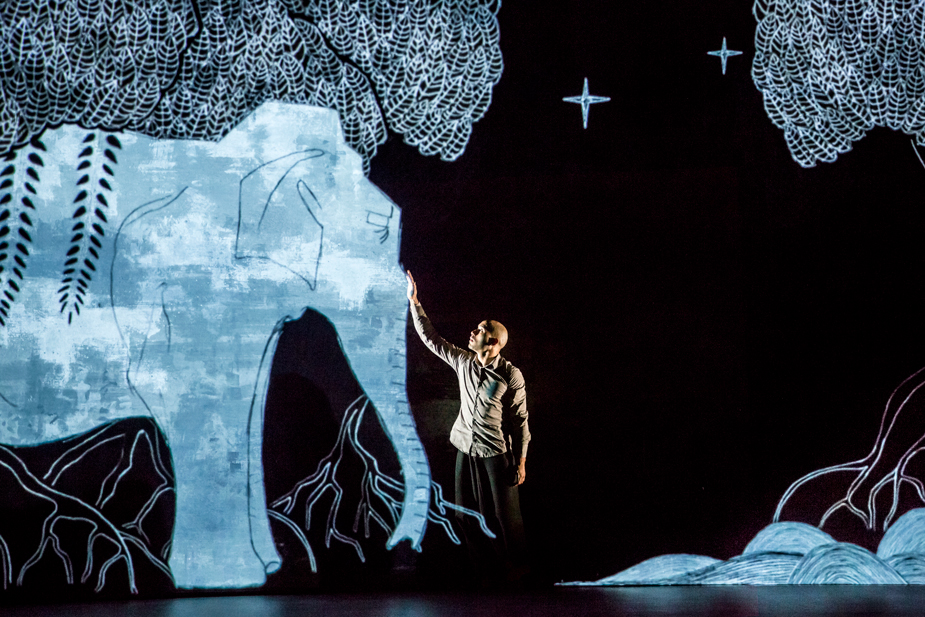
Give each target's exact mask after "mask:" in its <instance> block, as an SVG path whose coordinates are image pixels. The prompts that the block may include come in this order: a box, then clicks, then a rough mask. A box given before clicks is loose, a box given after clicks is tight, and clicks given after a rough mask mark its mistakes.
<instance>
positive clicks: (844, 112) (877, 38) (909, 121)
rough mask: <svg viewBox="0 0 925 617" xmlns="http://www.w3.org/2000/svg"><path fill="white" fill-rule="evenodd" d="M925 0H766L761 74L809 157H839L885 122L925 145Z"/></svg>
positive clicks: (758, 54) (762, 85) (776, 117)
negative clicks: (924, 1)
mask: <svg viewBox="0 0 925 617" xmlns="http://www.w3.org/2000/svg"><path fill="white" fill-rule="evenodd" d="M923 11H925V7H923V6H922V5H921V3H919V2H904V1H901V0H886V1H884V2H870V1H867V0H849V1H847V2H844V1H840V0H839V1H835V0H819V1H814V2H803V1H802V0H775V1H769V0H757V1H756V2H755V4H754V7H753V13H754V15H755V18H756V19H757V21H758V27H757V29H756V31H755V58H754V61H753V63H752V79H753V81H754V83H755V86H756V87H757V88H758V90H760V91H761V93H762V94H763V95H764V107H765V111H766V112H767V114H768V118H769V119H770V120H771V122H773V123H774V125H775V126H777V127H778V128H780V129H782V130H783V131H784V139H785V140H786V142H787V146H788V147H789V149H790V153H791V155H792V157H793V160H794V161H796V162H797V163H798V164H800V165H801V166H803V167H813V166H815V164H816V163H817V162H818V161H822V162H824V163H831V162H833V161H835V160H836V159H837V158H838V155H839V154H842V153H845V152H848V151H850V150H851V147H852V144H853V143H854V142H856V141H858V140H860V139H862V138H863V137H864V136H865V135H866V134H867V131H869V130H871V129H872V128H874V127H875V126H885V127H889V128H891V129H893V130H898V131H902V132H904V133H905V134H907V135H909V136H911V137H913V138H914V139H915V141H916V143H917V144H919V145H925V77H923V74H922V61H921V49H922V45H923V42H925V37H923V35H922V24H923V23H925V12H923Z"/></svg>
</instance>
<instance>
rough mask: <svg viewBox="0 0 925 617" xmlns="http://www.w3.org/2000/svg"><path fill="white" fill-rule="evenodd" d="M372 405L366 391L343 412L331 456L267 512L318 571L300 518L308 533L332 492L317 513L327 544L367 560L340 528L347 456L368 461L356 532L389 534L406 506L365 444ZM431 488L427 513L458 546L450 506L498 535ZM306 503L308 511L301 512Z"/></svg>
mask: <svg viewBox="0 0 925 617" xmlns="http://www.w3.org/2000/svg"><path fill="white" fill-rule="evenodd" d="M368 407H369V399H368V398H367V397H366V396H365V395H362V396H360V397H359V398H357V399H356V400H355V401H353V403H351V404H350V406H349V407H348V408H347V412H346V413H345V414H344V419H343V421H342V422H341V426H340V431H339V432H338V435H337V441H336V443H335V444H334V447H333V448H332V449H331V451H330V452H329V453H328V454H327V456H325V457H324V458H322V459H321V461H320V462H319V463H318V466H317V468H316V469H315V471H314V472H313V473H312V474H311V475H309V476H308V477H306V478H304V479H302V480H301V481H299V482H298V483H297V484H296V485H295V486H294V487H293V488H292V489H291V490H290V491H289V492H288V493H286V494H285V495H283V496H281V497H279V498H278V499H276V500H274V501H273V502H272V503H271V504H270V505H269V509H268V512H269V514H270V516H271V517H273V518H274V519H276V520H279V521H281V522H283V523H284V524H286V526H287V527H289V528H290V529H291V530H292V531H293V532H295V533H296V537H297V538H298V539H299V541H300V542H301V544H302V546H303V548H304V549H305V552H306V553H307V555H308V558H309V560H310V563H311V568H312V571H313V572H314V571H317V570H316V562H315V557H314V552H313V551H312V549H311V546H310V545H309V542H308V540H307V539H306V537H305V534H304V533H303V532H302V529H301V528H300V527H301V525H300V523H299V522H298V521H299V520H304V523H303V524H304V528H305V529H304V531H305V532H307V531H309V529H311V526H312V518H313V514H312V512H313V510H314V508H315V506H316V505H317V504H318V503H319V501H320V500H321V499H322V498H323V497H324V496H325V495H326V494H327V493H331V496H332V501H331V505H330V507H329V508H328V511H327V516H324V512H321V513H320V514H321V517H319V516H317V515H314V518H315V519H316V520H317V519H318V518H323V519H324V521H325V522H324V530H325V532H324V544H325V546H326V547H328V548H330V546H331V540H336V541H338V542H341V543H343V544H346V545H348V546H350V547H352V548H353V549H354V550H355V551H356V554H357V557H358V559H359V560H360V561H365V560H366V557H365V556H364V554H363V549H362V547H361V546H360V543H359V542H358V541H357V540H356V539H355V538H354V537H351V536H350V535H348V534H346V533H344V532H343V531H341V530H340V529H339V528H338V520H339V518H340V515H341V511H340V508H341V503H342V499H343V496H344V491H345V488H344V487H343V486H342V485H341V483H340V481H339V480H338V469H339V466H340V465H341V464H342V462H343V461H344V456H345V455H346V454H349V453H352V454H353V455H354V456H357V457H359V459H360V460H361V461H362V464H363V473H362V476H361V480H360V499H359V501H358V503H357V508H356V512H354V516H353V526H352V532H353V533H354V534H357V533H361V534H362V536H363V537H364V538H369V537H370V530H371V526H370V523H371V522H372V523H375V524H376V525H378V526H379V527H380V528H381V529H382V530H384V531H385V532H386V533H388V534H391V533H392V531H393V529H394V528H395V525H396V523H397V522H398V520H399V518H400V515H401V509H402V485H401V482H399V481H398V480H396V479H395V478H392V477H391V476H389V475H387V474H385V473H383V472H382V471H381V470H380V469H379V463H378V462H377V461H376V458H375V457H374V456H373V455H372V454H370V452H369V451H368V450H367V449H366V448H364V447H363V445H362V444H361V443H360V438H359V429H360V423H361V422H362V421H363V414H364V412H365V411H366V409H367V408H368ZM432 489H433V490H432V491H431V495H432V496H433V504H432V505H431V507H430V509H429V510H428V512H427V518H428V521H429V522H431V523H434V524H436V525H440V526H441V527H442V528H443V530H444V531H445V532H446V534H447V536H448V537H449V538H450V540H451V541H452V542H453V543H454V544H457V545H458V544H460V540H459V537H458V536H457V535H456V532H455V531H454V530H453V526H452V524H451V522H450V519H449V518H448V517H447V511H448V510H452V511H454V512H459V513H462V514H464V515H467V516H472V517H474V518H475V519H476V520H477V521H478V523H479V526H480V527H481V529H482V531H483V532H484V533H485V535H487V536H488V537H490V538H494V537H495V534H494V533H492V531H491V530H490V529H489V528H488V526H487V525H486V523H485V519H484V518H483V517H482V515H481V514H480V513H479V512H476V511H474V510H470V509H469V508H464V507H462V506H457V505H456V504H453V503H451V502H448V501H446V500H445V499H444V498H443V492H442V489H441V487H440V485H439V484H437V483H436V482H433V483H432ZM377 504H378V507H377ZM303 507H304V511H303V510H302V508H303ZM295 515H298V519H296V518H294V517H295Z"/></svg>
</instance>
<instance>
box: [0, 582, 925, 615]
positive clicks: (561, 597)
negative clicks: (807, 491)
mask: <svg viewBox="0 0 925 617" xmlns="http://www.w3.org/2000/svg"><path fill="white" fill-rule="evenodd" d="M2 614H3V615H4V617H14V616H15V617H18V616H25V615H29V616H33V617H34V616H43V617H53V616H57V615H61V616H62V617H63V616H65V615H66V616H68V617H83V616H87V617H89V616H91V615H92V616H93V617H109V616H113V617H114V616H116V615H119V616H122V615H132V616H133V617H162V616H163V617H167V616H169V617H239V616H240V617H245V616H247V617H253V616H257V617H259V616H264V615H265V616H268V617H290V616H291V617H315V616H318V617H347V616H350V617H366V616H369V617H373V616H375V617H436V616H438V615H453V616H456V617H464V616H466V617H468V616H473V617H475V616H477V617H483V616H488V617H491V616H494V615H497V616H498V617H502V616H503V617H512V616H517V617H530V616H534V615H556V616H558V617H572V616H579V615H580V616H588V617H597V616H601V617H603V616H607V617H619V616H621V615H642V616H645V615H659V616H666V615H684V616H685V617H692V616H693V617H696V616H701V615H741V616H745V617H758V616H761V617H767V616H778V615H779V616H782V617H784V616H786V617H793V616H799V617H813V616H831V617H835V616H838V617H844V616H846V615H890V616H894V615H925V588H922V587H893V586H889V587H873V586H870V587H867V586H822V587H819V586H812V587H811V586H804V587H799V586H793V587H789V586H781V587H739V586H736V587H632V588H613V587H611V588H554V589H548V590H542V591H534V592H485V593H477V592H469V593H403V594H381V593H374V594H330V595H327V594H318V595H301V596H294V595H292V596H240V595H239V596H209V597H190V598H176V599H170V600H135V601H127V602H98V603H92V604H59V605H42V606H37V605H31V606H8V607H5V608H3V609H2Z"/></svg>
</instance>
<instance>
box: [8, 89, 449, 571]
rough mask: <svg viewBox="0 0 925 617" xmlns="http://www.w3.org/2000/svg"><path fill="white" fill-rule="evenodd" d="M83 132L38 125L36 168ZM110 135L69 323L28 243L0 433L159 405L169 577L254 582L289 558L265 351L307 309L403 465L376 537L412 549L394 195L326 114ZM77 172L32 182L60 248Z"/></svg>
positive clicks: (19, 441)
mask: <svg viewBox="0 0 925 617" xmlns="http://www.w3.org/2000/svg"><path fill="white" fill-rule="evenodd" d="M85 135H86V131H85V130H83V129H78V128H76V127H70V126H63V127H61V128H59V129H57V130H55V131H52V132H46V133H45V135H43V140H44V143H45V145H46V146H48V154H46V155H45V156H44V163H45V166H44V168H43V169H44V171H43V176H44V175H45V174H53V175H54V174H56V175H57V177H60V178H65V179H66V178H68V177H70V176H71V175H73V174H75V169H74V164H73V158H72V157H73V156H74V154H70V155H68V153H75V152H79V151H80V149H79V148H80V147H81V144H82V140H83V139H84V138H85ZM119 141H120V145H121V149H119V154H118V158H119V174H118V176H117V180H118V182H117V183H116V184H117V185H113V189H112V191H111V193H107V195H106V199H107V200H108V202H109V206H108V213H107V218H108V221H109V226H110V229H112V230H114V231H113V233H112V236H113V241H112V243H111V244H109V243H103V246H102V247H100V249H99V259H98V260H96V263H95V267H96V268H97V272H95V273H94V276H93V278H92V281H91V282H90V283H89V284H88V286H87V288H86V291H85V292H84V294H83V304H82V305H81V309H80V318H79V319H73V321H72V323H71V324H70V325H69V324H68V320H67V315H61V314H60V313H59V312H58V310H59V308H60V307H59V306H58V304H57V300H58V296H57V295H56V294H55V290H57V289H59V288H60V285H61V278H60V277H61V266H60V263H54V262H56V261H57V255H55V259H54V260H53V259H51V257H49V255H48V253H49V252H47V251H46V252H38V251H37V252H36V253H35V254H33V255H32V256H31V258H30V262H29V272H30V280H29V282H30V284H29V285H28V286H26V287H24V288H23V292H22V294H21V295H20V296H19V297H18V299H17V302H16V303H11V307H12V308H11V311H10V316H9V318H8V319H7V320H6V326H5V327H3V328H0V392H2V396H3V401H6V402H3V401H0V405H2V406H3V410H2V411H3V419H4V420H5V423H3V424H0V443H10V444H15V445H31V444H35V443H42V442H45V441H49V440H53V439H57V438H60V437H63V436H67V435H71V434H77V433H81V432H84V431H87V430H90V429H92V428H93V427H94V426H97V425H99V424H100V423H103V422H106V421H111V420H113V419H116V418H121V417H127V416H136V415H145V416H149V417H151V418H154V419H155V420H156V421H157V423H158V426H159V427H160V428H161V430H162V431H163V433H164V434H165V436H166V439H167V442H168V444H169V446H170V449H171V452H172V454H173V464H174V474H175V477H176V520H175V524H174V528H173V529H174V536H173V540H172V544H171V552H170V556H169V559H168V562H169V566H170V570H171V572H172V574H173V576H174V579H175V581H176V583H177V586H179V587H183V588H226V587H244V586H255V585H261V584H263V583H264V582H265V581H266V576H267V574H269V573H272V572H274V571H276V570H277V569H278V568H279V567H280V557H279V555H278V553H277V551H276V547H275V544H274V542H273V538H272V536H271V534H270V528H269V518H268V517H269V516H270V515H269V514H268V513H267V510H266V499H265V491H264V486H263V464H262V457H261V452H262V448H263V437H262V435H263V432H262V431H263V410H264V403H265V397H266V392H267V387H268V380H269V372H270V365H271V361H272V358H273V354H274V352H275V349H276V344H277V341H278V337H279V334H280V331H281V328H282V325H283V324H285V323H286V321H288V320H292V319H297V318H298V317H299V315H301V314H302V312H303V311H304V310H305V309H306V307H311V308H313V309H315V310H317V311H318V312H320V313H322V314H323V315H324V316H325V317H327V318H328V319H329V320H330V322H331V323H332V324H333V325H334V328H335V330H336V332H337V335H338V337H339V341H340V345H341V348H342V350H343V352H344V355H345V356H346V358H347V360H348V362H349V364H350V366H351V369H352V370H353V372H354V374H355V376H356V378H357V381H358V382H359V384H360V386H361V387H362V390H363V391H364V392H365V393H366V395H367V396H369V398H370V401H371V402H372V404H373V407H374V408H375V410H376V414H377V417H378V418H379V420H380V422H381V424H382V426H383V428H384V430H385V433H386V436H387V438H388V439H389V440H390V443H391V444H392V446H393V448H394V450H395V452H396V455H397V458H398V460H399V464H400V466H401V482H402V491H401V500H402V505H401V508H400V510H399V514H398V520H397V522H396V524H395V525H394V527H393V529H392V535H391V536H390V538H389V540H388V542H387V546H388V547H389V548H391V547H394V546H395V545H396V544H397V543H398V542H401V541H403V540H408V541H409V542H410V544H411V545H412V547H413V548H415V549H417V550H420V546H421V541H422V538H423V536H424V533H425V530H426V526H427V521H428V512H429V510H430V504H431V476H430V468H429V465H428V462H427V457H426V455H425V452H424V449H423V446H422V445H421V442H420V439H419V437H418V435H417V431H416V427H415V423H414V418H413V416H412V414H411V410H410V408H409V406H408V402H407V396H406V393H405V378H406V377H405V364H404V349H405V326H406V320H407V299H406V298H405V295H404V273H403V271H402V269H401V267H400V265H399V263H398V254H399V239H400V238H399V235H400V234H399V229H400V210H399V208H398V207H397V206H396V205H395V204H394V203H392V201H391V200H389V199H388V197H386V196H385V195H383V194H382V193H381V191H379V189H378V188H376V187H375V186H374V185H372V184H371V183H370V182H369V181H368V180H367V179H366V177H365V175H364V174H363V168H362V160H361V158H360V157H359V155H357V154H356V153H355V152H354V151H352V150H351V149H350V148H349V147H348V145H347V144H346V142H345V140H344V137H343V133H342V132H341V130H340V124H339V119H338V115H337V113H336V112H334V111H332V110H325V109H320V108H312V107H306V106H304V105H287V104H281V103H265V104H264V105H262V106H261V107H260V108H259V109H258V110H257V111H255V112H254V113H253V114H251V115H250V116H249V117H248V118H247V119H245V120H244V121H243V122H241V123H240V124H239V125H238V126H237V127H236V128H235V129H234V130H233V131H232V132H231V133H229V134H228V135H226V138H225V139H224V140H222V141H220V142H204V141H189V140H186V141H169V140H156V139H151V138H148V137H145V136H139V135H133V134H128V133H126V134H122V135H120V136H119ZM73 186H74V183H73V182H61V183H59V184H54V185H52V184H51V183H41V184H39V185H37V186H36V189H37V192H38V196H37V198H36V200H37V201H36V215H35V217H36V218H35V222H36V224H37V225H42V226H45V227H44V228H45V229H50V230H53V231H54V233H55V234H58V235H52V236H50V238H49V241H55V242H60V243H61V244H62V245H67V244H68V242H69V241H70V238H71V236H72V233H71V230H70V227H69V226H68V227H65V228H61V227H60V226H56V225H55V221H57V220H59V219H60V218H63V217H62V210H63V211H64V212H65V214H64V217H67V218H70V216H71V214H72V212H73V206H72V204H71V201H72V200H73V192H72V191H73V189H72V188H70V187H73ZM62 192H66V193H67V194H66V195H63V194H61V193H62ZM107 285H108V287H107ZM29 374H34V375H51V376H59V377H56V379H34V380H29V379H23V378H22V377H21V376H22V375H29ZM103 374H108V375H111V376H114V377H112V378H108V379H107V380H103V379H102V378H101V376H102V375H103ZM103 384H105V388H106V390H105V392H104V391H103V390H102V389H101V387H102V385H103ZM62 389H63V390H66V391H67V392H72V391H73V392H81V393H84V394H82V396H81V397H80V398H79V399H78V400H77V401H74V402H72V401H70V400H69V399H68V397H67V396H63V395H62V394H61V392H62ZM309 438H310V437H309Z"/></svg>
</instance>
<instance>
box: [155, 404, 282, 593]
mask: <svg viewBox="0 0 925 617" xmlns="http://www.w3.org/2000/svg"><path fill="white" fill-rule="evenodd" d="M247 414H248V407H247V406H246V405H242V404H240V402H237V404H232V403H231V402H230V401H227V400H222V399H221V397H215V398H213V399H204V398H199V399H192V400H190V399H187V400H186V401H184V402H183V404H182V408H181V410H180V411H179V412H178V413H177V415H176V418H175V422H174V426H173V431H172V439H171V443H170V446H171V451H172V454H173V459H174V469H175V473H176V486H177V504H176V524H175V526H174V536H173V545H172V550H171V554H170V568H171V571H172V572H173V575H174V579H175V580H176V583H177V586H178V587H182V588H230V587H253V586H259V585H262V584H264V583H265V582H266V573H267V568H268V564H267V563H266V562H265V561H264V560H262V559H261V556H260V555H258V553H257V551H256V547H255V546H254V543H253V541H252V534H251V527H252V525H251V516H250V510H249V499H248V497H249V495H248V493H249V491H248V466H247V457H248V451H247V436H246V431H242V430H237V429H236V427H242V426H246V422H247ZM260 498H261V500H262V499H263V497H262V495H261V496H260ZM264 518H265V517H264ZM266 524H267V523H266V522H264V525H266ZM267 534H269V530H267ZM277 567H278V564H277Z"/></svg>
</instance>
